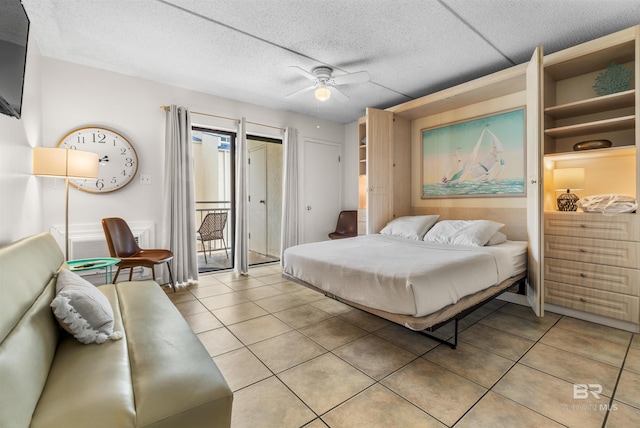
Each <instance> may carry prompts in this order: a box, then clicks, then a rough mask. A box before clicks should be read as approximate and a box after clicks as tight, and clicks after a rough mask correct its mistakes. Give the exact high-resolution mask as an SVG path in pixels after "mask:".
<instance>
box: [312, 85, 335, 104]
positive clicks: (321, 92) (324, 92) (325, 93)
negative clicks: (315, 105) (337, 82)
mask: <svg viewBox="0 0 640 428" xmlns="http://www.w3.org/2000/svg"><path fill="white" fill-rule="evenodd" d="M315 95H316V100H318V101H327V100H328V99H329V98H331V91H330V90H329V88H327V87H326V86H325V85H322V86H320V87H318V89H316V91H315Z"/></svg>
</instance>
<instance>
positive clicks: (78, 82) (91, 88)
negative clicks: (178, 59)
mask: <svg viewBox="0 0 640 428" xmlns="http://www.w3.org/2000/svg"><path fill="white" fill-rule="evenodd" d="M42 76H43V78H42V94H43V97H42V98H43V100H42V106H43V108H42V111H43V127H42V129H43V143H42V145H43V146H45V147H53V146H55V145H56V144H57V143H58V141H59V140H60V138H61V137H63V136H64V135H65V134H66V133H67V132H69V131H70V130H72V129H75V128H77V127H82V126H89V125H100V126H104V127H108V128H112V129H114V130H116V131H118V132H120V133H121V134H123V135H124V136H126V137H127V138H128V139H129V140H130V141H131V142H132V144H133V145H134V146H135V148H136V151H137V153H138V158H139V168H138V176H139V174H147V175H150V176H151V185H142V184H140V182H139V178H138V177H136V178H135V179H134V180H133V181H132V182H131V183H130V184H129V185H128V186H127V187H125V188H124V189H122V190H118V191H117V192H113V193H109V194H90V193H85V192H81V191H78V190H76V189H71V195H70V219H69V221H70V223H71V228H73V225H74V224H98V225H99V223H100V219H101V218H103V217H108V216H118V217H123V218H125V219H127V220H129V221H142V220H153V221H155V223H156V225H160V224H161V220H162V218H161V210H162V193H163V192H162V189H163V163H164V154H163V146H164V134H165V112H164V111H163V110H162V109H161V108H160V106H161V105H169V104H177V105H183V106H186V107H189V108H190V110H191V111H195V112H202V113H210V114H214V115H220V116H226V117H232V118H239V117H241V116H244V117H246V118H247V120H248V121H251V122H257V123H263V124H268V125H272V126H276V127H281V128H285V127H287V126H292V127H294V128H297V129H298V130H299V132H300V136H301V138H300V140H302V137H303V136H312V137H314V138H322V139H325V140H330V141H334V142H338V143H340V144H342V143H343V138H344V125H342V124H338V123H333V122H328V121H319V120H316V119H314V118H310V117H306V116H301V115H297V114H293V113H288V112H284V111H278V110H272V109H267V108H264V107H260V106H256V105H252V104H246V103H240V102H236V101H233V100H229V99H225V98H220V97H215V96H212V95H206V94H203V93H199V92H194V91H190V90H186V89H182V88H178V87H173V86H168V85H164V84H160V83H155V82H151V81H148V80H142V79H138V78H135V77H130V76H125V75H121V74H116V73H112V72H108V71H103V70H98V69H94V68H89V67H84V66H79V65H75V64H71V63H68V62H62V61H58V60H53V59H49V58H43V59H42ZM192 120H193V122H195V123H197V124H201V125H212V126H217V127H218V128H220V129H228V130H234V128H235V124H234V123H233V122H232V121H228V120H219V119H214V118H210V117H207V116H201V115H193V117H192ZM247 132H248V133H252V134H257V135H266V136H272V135H274V132H275V133H279V132H280V131H277V130H273V129H271V128H265V127H260V126H255V125H249V126H248V127H247ZM280 135H281V134H280ZM55 181H56V180H52V179H47V182H46V183H45V186H46V189H45V190H46V191H45V197H44V210H45V214H44V228H45V230H48V227H49V226H51V225H60V224H63V222H64V205H63V202H64V193H63V192H64V186H63V183H62V181H61V180H60V183H57V184H56V183H55ZM156 233H157V234H160V233H161V230H160V227H158V228H157V229H156ZM156 238H157V239H158V238H159V236H157V237H156ZM157 242H158V241H157Z"/></svg>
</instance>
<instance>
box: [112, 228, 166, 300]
mask: <svg viewBox="0 0 640 428" xmlns="http://www.w3.org/2000/svg"><path fill="white" fill-rule="evenodd" d="M102 228H103V229H104V234H105V236H106V238H107V245H108V246H109V253H110V254H111V257H117V258H119V259H120V262H119V263H118V264H116V266H118V271H117V272H116V275H115V277H114V278H113V283H114V284H115V283H116V280H117V279H118V275H119V274H120V270H121V269H123V268H124V269H126V268H129V281H131V278H132V276H133V268H134V267H138V266H142V267H146V268H149V269H151V276H152V277H153V280H154V281H155V280H156V272H155V269H154V268H155V265H159V264H162V263H166V264H167V269H169V280H170V285H171V287H173V290H174V291H175V284H174V282H173V275H172V274H171V266H170V264H169V262H171V260H172V259H173V253H172V252H171V251H169V250H161V249H157V250H156V249H154V250H144V249H142V248H140V247H139V246H138V243H137V242H136V240H135V237H134V236H133V233H131V229H130V228H129V225H128V224H127V222H126V221H124V220H123V219H121V218H117V217H112V218H103V219H102Z"/></svg>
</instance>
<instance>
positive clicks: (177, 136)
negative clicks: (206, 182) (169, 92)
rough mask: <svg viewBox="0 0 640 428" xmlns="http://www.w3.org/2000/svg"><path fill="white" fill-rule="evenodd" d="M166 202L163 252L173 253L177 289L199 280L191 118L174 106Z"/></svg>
mask: <svg viewBox="0 0 640 428" xmlns="http://www.w3.org/2000/svg"><path fill="white" fill-rule="evenodd" d="M164 177H165V178H164V194H163V196H164V199H163V207H164V212H163V219H162V223H163V224H162V226H163V233H162V236H163V241H164V242H163V248H169V249H170V250H171V251H172V252H173V261H172V262H171V270H172V272H173V279H174V281H176V285H177V286H185V285H187V284H192V283H195V282H197V280H198V258H197V253H196V210H195V188H194V182H195V175H194V164H193V150H192V145H191V115H190V113H189V110H188V109H187V108H185V107H177V106H175V105H172V106H171V107H170V108H169V110H168V111H167V113H166V135H165V160H164Z"/></svg>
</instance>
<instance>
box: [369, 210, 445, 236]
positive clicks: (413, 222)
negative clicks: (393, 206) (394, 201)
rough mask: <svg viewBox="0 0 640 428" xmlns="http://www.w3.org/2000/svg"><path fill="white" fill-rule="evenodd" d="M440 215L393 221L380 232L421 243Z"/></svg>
mask: <svg viewBox="0 0 640 428" xmlns="http://www.w3.org/2000/svg"><path fill="white" fill-rule="evenodd" d="M438 217H440V216H439V215H415V216H406V217H398V218H396V219H393V220H391V221H390V222H389V223H387V225H386V226H385V227H384V228H383V229H382V230H381V231H380V234H382V235H390V236H399V237H402V238H409V239H415V240H418V241H420V240H421V239H422V237H423V236H424V234H425V233H427V231H428V230H429V229H431V227H432V226H433V225H434V224H436V221H438Z"/></svg>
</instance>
